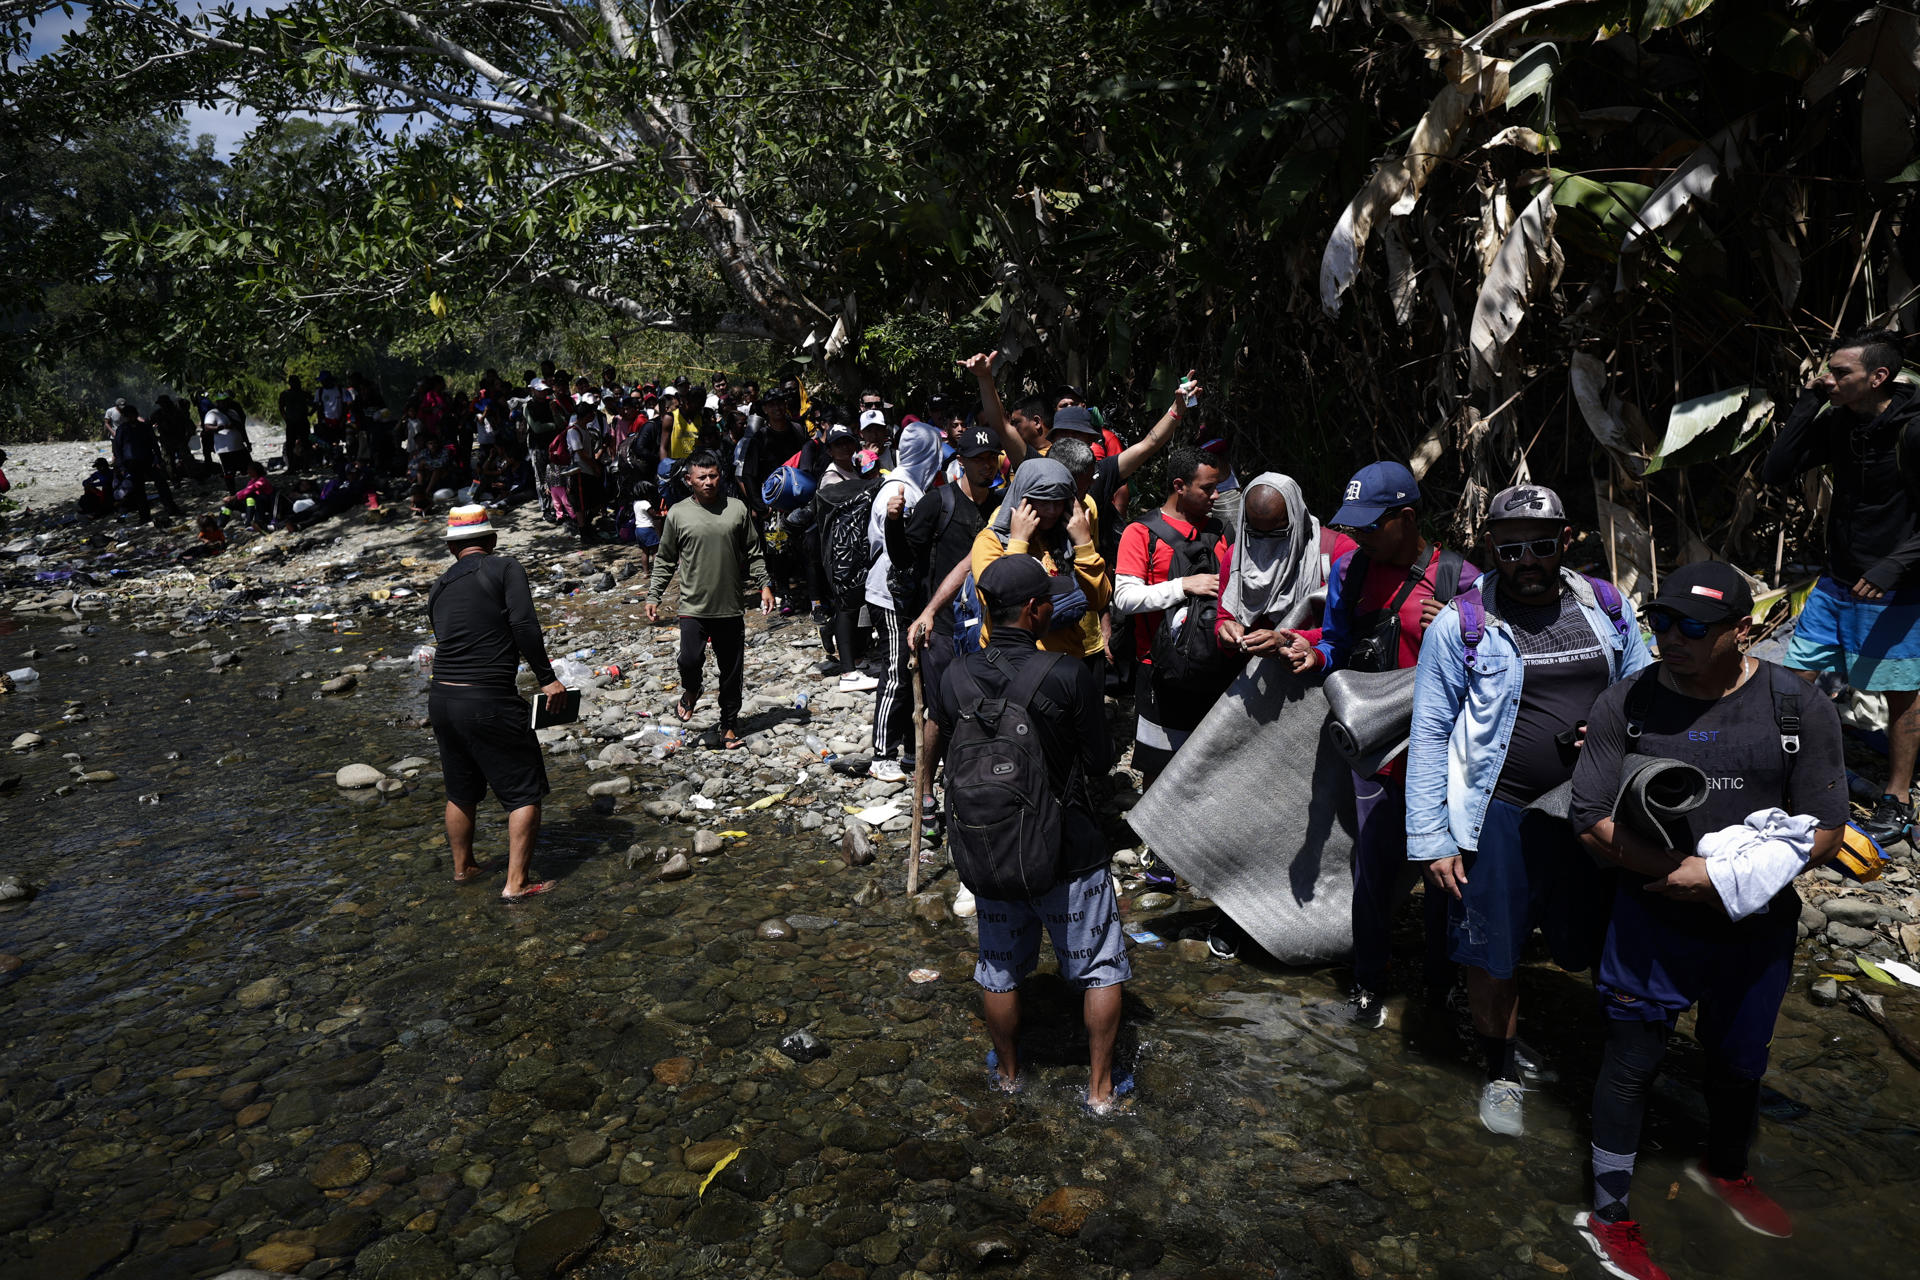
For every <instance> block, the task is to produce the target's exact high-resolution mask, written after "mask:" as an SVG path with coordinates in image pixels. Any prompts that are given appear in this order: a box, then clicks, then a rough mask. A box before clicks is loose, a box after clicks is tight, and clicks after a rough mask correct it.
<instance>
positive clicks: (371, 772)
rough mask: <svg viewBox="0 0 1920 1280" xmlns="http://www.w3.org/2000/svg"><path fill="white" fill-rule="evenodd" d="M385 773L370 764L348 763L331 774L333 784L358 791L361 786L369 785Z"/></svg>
mask: <svg viewBox="0 0 1920 1280" xmlns="http://www.w3.org/2000/svg"><path fill="white" fill-rule="evenodd" d="M386 776H387V775H386V774H384V773H381V772H380V771H379V770H378V769H376V768H374V767H373V766H372V765H370V764H350V765H346V766H344V767H343V768H341V770H340V771H339V772H338V773H336V774H334V775H333V785H334V786H336V787H340V788H343V789H345V790H347V791H358V790H360V789H361V788H362V787H371V786H373V785H375V784H376V783H378V782H379V781H380V779H382V778H384V777H386Z"/></svg>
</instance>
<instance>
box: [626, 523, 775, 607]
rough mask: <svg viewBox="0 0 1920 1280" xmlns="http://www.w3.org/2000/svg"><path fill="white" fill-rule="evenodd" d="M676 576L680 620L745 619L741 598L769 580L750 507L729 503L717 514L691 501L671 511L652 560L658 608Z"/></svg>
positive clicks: (650, 595) (652, 594)
mask: <svg viewBox="0 0 1920 1280" xmlns="http://www.w3.org/2000/svg"><path fill="white" fill-rule="evenodd" d="M675 573H678V574H679V575H680V616H682V617H685V618H737V617H739V616H740V615H741V614H742V613H744V612H745V609H743V608H742V607H741V597H742V596H744V595H745V594H746V593H747V592H749V591H757V590H759V589H760V588H761V586H763V585H764V584H765V583H766V580H767V571H766V565H765V564H764V563H763V562H762V560H761V558H760V538H759V535H758V533H757V532H756V531H755V529H754V527H753V520H752V519H751V518H750V517H749V516H748V515H747V505H746V503H744V502H742V501H740V499H738V498H728V499H726V500H725V502H724V504H723V505H722V506H720V507H719V508H718V509H715V508H712V507H707V506H704V505H702V504H701V503H699V502H696V501H694V500H693V499H691V498H689V499H687V500H685V501H683V502H676V503H674V504H673V506H671V507H669V508H668V509H667V520H666V523H665V524H664V525H662V526H661V528H660V546H659V548H658V549H657V550H656V551H655V552H654V555H653V577H652V579H651V580H650V581H649V582H648V585H647V599H648V600H649V601H651V602H653V603H655V604H658V603H660V601H661V599H662V598H663V597H664V596H665V595H666V592H667V584H668V583H669V582H672V581H673V576H674V574H675Z"/></svg>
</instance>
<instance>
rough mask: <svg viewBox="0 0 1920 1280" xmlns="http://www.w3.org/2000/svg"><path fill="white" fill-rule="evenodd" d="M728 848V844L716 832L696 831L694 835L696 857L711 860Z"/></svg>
mask: <svg viewBox="0 0 1920 1280" xmlns="http://www.w3.org/2000/svg"><path fill="white" fill-rule="evenodd" d="M726 847H727V842H726V841H725V840H722V839H721V838H720V835H719V833H718V832H715V831H696V832H694V833H693V852H694V856H695V857H700V858H711V857H712V856H713V855H714V854H716V853H719V852H720V851H721V850H722V849H724V848H726Z"/></svg>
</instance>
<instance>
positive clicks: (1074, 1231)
mask: <svg viewBox="0 0 1920 1280" xmlns="http://www.w3.org/2000/svg"><path fill="white" fill-rule="evenodd" d="M1107 1204H1108V1197H1107V1193H1106V1192H1104V1191H1102V1190H1100V1189H1099V1188H1098V1187H1061V1188H1060V1189H1059V1190H1058V1191H1055V1192H1054V1193H1053V1194H1052V1195H1050V1196H1048V1197H1047V1198H1046V1199H1044V1200H1042V1201H1041V1202H1040V1203H1039V1204H1037V1205H1035V1206H1033V1212H1032V1213H1030V1214H1028V1215H1027V1221H1029V1222H1031V1223H1032V1224H1033V1225H1034V1226H1036V1227H1039V1228H1040V1229H1041V1230H1042V1231H1046V1232H1050V1233H1051V1234H1053V1235H1056V1236H1077V1235H1079V1234H1080V1228H1081V1227H1083V1226H1085V1225H1086V1224H1087V1218H1088V1217H1089V1216H1090V1215H1092V1214H1093V1213H1094V1212H1095V1211H1096V1210H1100V1209H1104V1208H1106V1207H1107Z"/></svg>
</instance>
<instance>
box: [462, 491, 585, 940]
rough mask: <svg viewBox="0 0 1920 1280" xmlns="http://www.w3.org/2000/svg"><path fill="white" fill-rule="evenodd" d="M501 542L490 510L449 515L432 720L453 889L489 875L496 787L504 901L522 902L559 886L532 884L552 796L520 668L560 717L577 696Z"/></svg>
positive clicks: (515, 563) (516, 566)
mask: <svg viewBox="0 0 1920 1280" xmlns="http://www.w3.org/2000/svg"><path fill="white" fill-rule="evenodd" d="M497 541H498V539H497V538H496V537H495V536H494V531H493V525H492V524H491V523H490V522H489V521H488V519H487V509H486V508H485V507H455V508H453V510H451V511H449V512H448V513H447V550H449V551H451V552H452V553H453V556H454V563H453V567H452V568H450V569H448V570H447V571H446V572H445V573H443V574H441V575H440V580H439V581H438V582H436V583H434V584H433V590H432V591H431V592H429V593H428V595H427V620H428V621H429V622H430V623H431V624H432V626H433V638H434V642H435V643H436V644H437V645H438V646H439V647H438V649H437V651H436V652H435V653H434V658H433V684H432V685H431V686H430V688H429V689H428V693H427V718H428V719H429V720H430V721H431V722H432V724H433V736H434V739H435V741H437V742H438V743H439V744H440V769H441V772H442V773H444V774H445V775H446V785H447V847H448V848H449V849H451V850H453V882H454V883H455V884H472V883H474V882H475V881H477V880H479V879H480V878H481V877H482V876H483V875H485V874H486V872H485V869H484V868H482V867H481V866H480V865H479V864H477V863H476V862H475V861H474V860H473V819H474V810H475V809H476V808H478V807H479V804H480V800H481V798H482V797H484V796H485V795H486V794H487V788H488V787H492V788H493V794H494V795H496V796H498V797H499V798H500V803H501V804H502V805H504V806H505V807H506V810H507V883H506V885H505V887H504V888H503V889H502V890H501V892H500V896H501V897H502V898H503V899H505V900H506V901H508V902H517V901H519V900H520V899H521V898H530V897H532V896H533V895H534V894H536V893H545V892H546V891H547V890H549V889H551V888H553V881H551V880H543V881H541V882H539V883H537V884H528V883H527V859H528V857H529V856H530V855H531V854H532V853H533V841H534V837H536V836H537V835H539V834H540V799H541V797H542V796H544V795H546V794H547V792H548V791H549V790H551V788H550V787H548V785H547V765H546V761H545V759H544V758H542V756H541V754H540V741H539V739H537V738H535V737H534V736H533V727H532V721H533V717H532V715H531V708H529V707H528V705H527V704H526V703H525V702H523V701H521V699H520V695H519V694H518V693H516V692H515V691H514V687H513V681H514V675H515V673H516V671H517V670H518V668H519V663H520V660H521V659H525V660H526V664H527V666H528V667H529V668H530V669H531V670H532V671H533V677H534V679H536V680H538V681H540V692H541V693H542V694H543V695H545V697H546V698H547V705H548V708H549V709H550V710H558V709H559V706H560V699H561V696H562V695H563V694H565V693H566V691H567V689H566V686H565V685H563V684H561V683H560V681H559V680H558V679H556V678H555V677H554V674H553V664H552V663H551V662H549V661H547V646H546V642H545V641H543V640H542V639H541V638H540V623H539V621H538V620H537V619H536V618H535V617H534V616H533V595H532V593H531V592H529V591H528V590H527V571H526V570H525V569H523V568H521V567H520V562H519V561H518V560H515V559H514V558H513V557H512V556H498V555H495V554H494V553H493V548H494V545H495V543H496V542H497Z"/></svg>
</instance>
